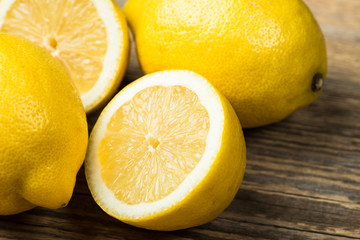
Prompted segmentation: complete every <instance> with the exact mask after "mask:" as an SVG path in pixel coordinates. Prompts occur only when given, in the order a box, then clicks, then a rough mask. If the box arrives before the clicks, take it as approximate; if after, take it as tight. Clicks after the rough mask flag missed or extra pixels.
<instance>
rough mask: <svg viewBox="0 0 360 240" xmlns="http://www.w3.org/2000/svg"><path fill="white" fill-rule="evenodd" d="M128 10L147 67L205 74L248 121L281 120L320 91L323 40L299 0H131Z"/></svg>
mask: <svg viewBox="0 0 360 240" xmlns="http://www.w3.org/2000/svg"><path fill="white" fill-rule="evenodd" d="M124 11H125V14H126V16H127V18H128V20H129V22H130V25H131V28H132V30H133V32H134V35H135V41H136V48H137V54H138V58H139V61H140V65H141V67H142V69H143V71H144V72H145V73H151V72H155V71H159V70H166V69H188V70H192V71H195V72H197V73H199V74H201V75H203V76H204V77H206V78H207V79H209V81H210V82H211V83H212V84H214V86H215V87H217V88H218V89H219V90H220V91H221V92H222V93H223V94H224V95H225V96H226V97H227V98H228V99H229V100H230V102H231V104H232V105H233V107H234V108H235V110H236V113H237V115H238V116H239V118H240V121H241V124H242V126H243V127H257V126H262V125H266V124H270V123H273V122H277V121H279V120H281V119H283V118H285V117H286V116H288V115H289V114H291V113H292V112H294V111H295V110H297V109H299V108H300V107H303V106H306V105H308V104H310V103H312V102H313V101H314V100H315V99H317V98H318V96H319V95H320V92H321V89H322V84H323V79H324V78H325V76H326V70H327V61H326V48H325V41H324V37H323V34H322V32H321V30H320V28H319V25H318V24H317V22H316V20H315V19H314V17H313V15H312V13H311V12H310V10H309V9H308V7H307V6H306V5H305V4H304V3H303V2H302V1H301V0H251V1H250V0H249V1H234V0H130V1H128V2H127V4H126V5H125V8H124Z"/></svg>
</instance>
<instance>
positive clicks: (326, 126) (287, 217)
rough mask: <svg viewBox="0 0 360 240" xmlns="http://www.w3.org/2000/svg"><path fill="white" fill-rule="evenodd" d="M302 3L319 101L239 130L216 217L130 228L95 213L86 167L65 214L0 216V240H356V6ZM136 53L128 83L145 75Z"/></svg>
mask: <svg viewBox="0 0 360 240" xmlns="http://www.w3.org/2000/svg"><path fill="white" fill-rule="evenodd" d="M124 2H125V0H118V1H117V3H118V4H119V5H120V6H121V7H122V6H123V5H124ZM305 2H306V3H307V4H308V6H309V7H310V9H311V10H312V11H313V13H314V15H315V17H316V18H317V20H318V22H319V23H320V26H321V28H322V30H323V32H324V34H325V37H326V43H327V50H328V65H329V66H328V76H327V78H326V81H325V87H324V92H323V94H322V96H321V97H320V98H319V99H318V100H317V101H316V102H315V103H314V104H313V105H311V106H309V107H306V108H304V109H301V110H300V111H298V112H296V113H295V114H293V115H291V116H290V117H288V118H287V119H285V120H283V121H282V122H279V123H276V124H273V125H270V126H267V127H262V128H257V129H252V130H245V138H246V142H247V152H248V155H247V159H248V162H247V170H246V173H245V178H244V181H243V184H242V187H241V189H240V190H239V192H238V194H237V196H236V198H235V199H234V201H233V202H232V204H231V205H230V206H229V208H228V209H227V210H226V211H225V212H224V213H222V214H221V215H220V216H219V217H218V218H216V219H215V220H213V221H211V222H210V223H208V224H205V225H203V226H200V227H196V228H191V229H187V230H181V231H175V232H155V231H147V230H143V229H138V228H135V227H131V226H128V225H126V224H123V223H121V222H120V221H117V220H115V219H113V218H112V217H110V216H108V215H107V214H106V213H104V212H103V211H102V210H101V209H100V208H99V207H98V206H97V205H96V204H95V202H94V201H93V199H92V197H91V196H90V193H89V190H88V188H87V184H86V181H85V177H84V170H83V168H82V169H80V172H79V174H78V179H77V185H76V188H75V192H74V196H73V198H72V200H71V202H70V203H69V205H68V206H67V207H66V208H63V209H59V210H48V209H44V208H36V209H33V210H31V211H28V212H25V213H22V214H18V215H14V216H5V217H4V216H0V239H134V240H135V239H136V240H137V239H154V240H155V239H156V240H158V239H178V240H180V239H181V240H185V239H186V240H188V239H204V240H205V239H206V240H211V239H213V240H215V239H360V14H359V11H360V1H359V0H326V1H325V0H305ZM132 50H133V51H132V55H131V61H130V65H129V68H128V71H127V73H126V76H125V79H124V84H126V83H128V82H130V81H132V80H134V79H136V78H138V77H140V76H142V73H141V71H140V69H139V65H138V63H137V60H136V57H135V52H134V49H132ZM97 116H98V113H95V114H93V115H90V116H88V117H89V120H88V121H89V128H90V129H91V128H92V126H93V124H94V122H95V121H96V119H97Z"/></svg>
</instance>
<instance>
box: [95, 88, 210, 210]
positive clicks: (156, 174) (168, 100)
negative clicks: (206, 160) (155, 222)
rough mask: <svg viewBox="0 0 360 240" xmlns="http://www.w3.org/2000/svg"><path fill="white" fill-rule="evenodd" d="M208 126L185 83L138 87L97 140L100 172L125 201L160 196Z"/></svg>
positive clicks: (177, 179) (190, 162) (175, 181)
mask: <svg viewBox="0 0 360 240" xmlns="http://www.w3.org/2000/svg"><path fill="white" fill-rule="evenodd" d="M209 128H210V121H209V114H208V112H207V110H206V109H205V107H204V106H203V105H202V104H201V103H200V100H199V98H198V96H197V95H196V94H195V93H194V92H193V91H191V90H190V89H188V88H186V87H183V86H177V85H175V86H153V87H148V88H146V89H143V90H141V91H140V92H138V93H137V94H136V95H134V97H133V98H132V99H130V100H129V101H127V102H126V103H124V104H123V105H122V106H121V107H119V109H118V110H117V111H116V112H115V114H114V115H113V116H112V117H111V119H110V122H109V124H108V126H107V130H106V133H105V136H104V138H103V140H102V141H101V143H100V145H99V156H98V157H99V162H100V165H101V177H102V179H103V181H104V183H105V185H106V186H107V187H108V188H109V189H110V190H111V191H112V192H114V195H115V197H116V198H117V199H119V200H121V201H122V202H125V203H126V204H130V205H132V204H139V203H141V202H145V203H149V202H154V201H157V200H159V199H162V198H164V197H166V196H167V195H169V194H170V193H171V192H172V191H174V190H175V189H176V188H177V187H178V186H179V185H180V184H181V182H182V181H183V180H184V179H185V178H186V177H187V175H188V174H189V173H190V172H191V171H192V170H193V169H194V168H195V166H196V165H197V163H198V162H199V161H200V159H201V157H202V155H203V153H204V150H205V147H206V139H207V135H208V132H209ZM114 159H115V161H114Z"/></svg>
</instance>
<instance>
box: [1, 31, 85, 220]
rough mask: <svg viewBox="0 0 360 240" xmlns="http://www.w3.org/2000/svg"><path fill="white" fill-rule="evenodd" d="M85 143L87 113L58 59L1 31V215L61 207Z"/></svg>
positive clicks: (73, 182) (73, 180)
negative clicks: (37, 207) (38, 207)
mask: <svg viewBox="0 0 360 240" xmlns="http://www.w3.org/2000/svg"><path fill="white" fill-rule="evenodd" d="M87 141H88V130H87V122H86V115H85V111H84V109H83V105H82V103H81V100H80V97H79V93H78V91H77V89H76V88H75V86H74V85H73V83H72V81H71V79H70V77H69V76H68V74H67V73H66V70H65V69H64V67H63V66H62V65H61V63H60V62H59V61H58V60H56V59H55V58H53V57H52V56H51V55H50V54H49V53H47V52H46V50H43V49H42V48H41V47H39V46H37V45H35V44H34V43H31V42H30V41H28V40H26V39H23V38H20V37H15V36H12V35H5V34H0V215H9V214H15V213H19V212H22V211H25V210H28V209H31V208H33V207H35V206H42V207H47V208H59V207H63V206H65V205H66V204H67V203H68V201H69V200H70V198H71V196H72V192H73V189H74V185H75V180H76V174H77V172H78V170H79V168H80V166H81V164H82V163H83V160H84V158H85V153H86V147H87Z"/></svg>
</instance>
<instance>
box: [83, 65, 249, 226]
mask: <svg viewBox="0 0 360 240" xmlns="http://www.w3.org/2000/svg"><path fill="white" fill-rule="evenodd" d="M245 155H246V154H245V141H244V137H243V133H242V129H241V126H240V123H239V120H238V118H237V116H236V114H235V112H234V110H233V108H232V106H231V105H230V103H229V102H228V101H227V100H226V99H225V98H224V97H223V96H222V95H221V94H220V93H219V92H218V91H217V90H216V89H214V87H213V86H212V85H210V83H209V82H208V81H207V80H206V79H205V78H203V77H202V76H200V75H198V74H196V73H193V72H190V71H185V70H169V71H163V72H157V73H153V74H150V75H146V76H144V77H142V78H140V79H138V80H136V81H134V82H133V83H131V84H130V85H128V86H126V87H125V88H124V89H123V90H121V91H120V92H119V93H118V94H117V95H116V96H115V97H114V98H113V99H112V100H111V102H110V103H109V104H108V105H107V106H106V107H105V109H104V110H103V112H102V113H101V115H100V117H99V119H98V121H97V123H96V124H95V126H94V129H93V131H92V133H91V136H90V143H89V148H88V153H87V157H86V160H85V172H86V179H87V182H88V185H89V188H90V191H91V193H92V195H93V197H94V199H95V201H96V202H97V203H98V205H99V206H100V207H101V208H102V209H103V210H104V211H105V212H107V213H108V214H109V215H111V216H113V217H115V218H117V219H119V220H121V221H123V222H126V223H129V224H132V225H134V226H138V227H143V228H147V229H154V230H176V229H183V228H188V227H193V226H196V225H200V224H203V223H206V222H208V221H210V220H212V219H213V218H215V217H216V216H218V215H219V214H220V213H221V212H222V211H223V210H224V209H225V208H226V207H227V206H228V205H229V204H230V202H231V201H232V199H233V198H234V196H235V194H236V193H237V191H238V189H239V187H240V184H241V181H242V178H243V175H244V171H245V162H246V156H245Z"/></svg>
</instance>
